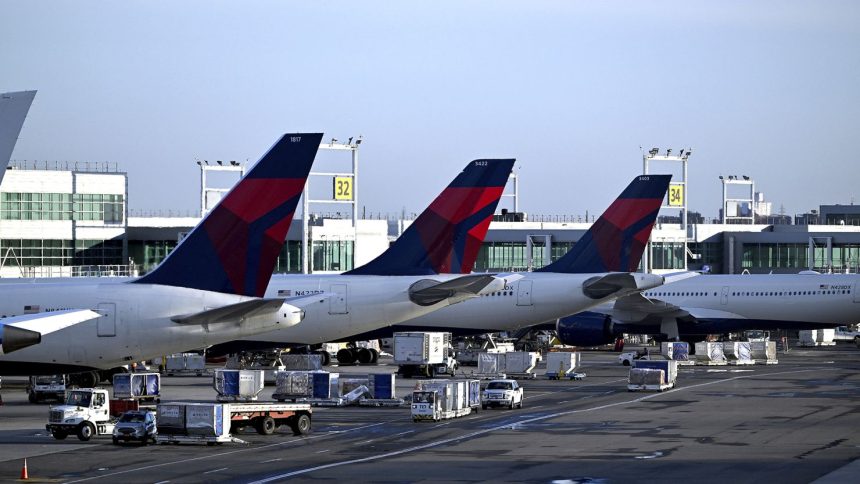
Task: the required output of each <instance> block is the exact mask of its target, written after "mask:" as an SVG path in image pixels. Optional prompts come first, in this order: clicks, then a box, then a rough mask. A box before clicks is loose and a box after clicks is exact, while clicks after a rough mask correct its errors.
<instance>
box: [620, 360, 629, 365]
mask: <svg viewBox="0 0 860 484" xmlns="http://www.w3.org/2000/svg"><path fill="white" fill-rule="evenodd" d="M621 364H622V365H624V366H630V360H624V361H622V362H621Z"/></svg>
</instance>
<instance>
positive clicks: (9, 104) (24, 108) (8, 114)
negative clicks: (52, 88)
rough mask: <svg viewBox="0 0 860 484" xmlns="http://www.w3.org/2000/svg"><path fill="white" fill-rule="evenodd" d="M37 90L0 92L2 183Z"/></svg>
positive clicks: (0, 180)
mask: <svg viewBox="0 0 860 484" xmlns="http://www.w3.org/2000/svg"><path fill="white" fill-rule="evenodd" d="M35 97H36V91H19V92H4V93H2V94H0V184H2V182H3V175H5V174H6V166H7V165H8V164H9V159H10V158H11V157H12V151H13V150H14V149H15V143H17V141H18V135H19V134H20V133H21V127H22V126H24V119H25V118H26V117H27V113H28V112H29V111H30V105H31V104H32V103H33V98H35Z"/></svg>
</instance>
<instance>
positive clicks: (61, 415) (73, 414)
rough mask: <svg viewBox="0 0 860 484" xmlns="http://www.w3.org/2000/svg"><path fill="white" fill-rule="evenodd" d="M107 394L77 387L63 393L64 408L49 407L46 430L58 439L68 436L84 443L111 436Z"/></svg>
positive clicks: (100, 389) (106, 392) (105, 391)
mask: <svg viewBox="0 0 860 484" xmlns="http://www.w3.org/2000/svg"><path fill="white" fill-rule="evenodd" d="M108 400H109V399H108V391H107V390H105V389H103V388H78V389H75V390H69V391H68V392H66V400H65V404H64V405H56V406H52V407H51V409H50V411H49V414H48V415H49V416H48V423H47V424H46V425H45V429H46V430H47V431H48V432H50V433H51V435H53V436H54V438H55V439H57V440H63V439H65V438H66V437H68V436H69V435H71V434H75V435H77V436H78V439H80V440H82V441H84V442H86V441H88V440H90V439H91V438H92V437H93V436H95V435H110V434H112V433H113V429H114V423H115V422H114V421H113V420H112V419H111V416H110V413H109V403H108Z"/></svg>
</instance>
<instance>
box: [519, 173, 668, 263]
mask: <svg viewBox="0 0 860 484" xmlns="http://www.w3.org/2000/svg"><path fill="white" fill-rule="evenodd" d="M671 179H672V176H671V175H641V176H638V177H636V178H634V179H633V181H632V182H630V185H628V186H627V188H626V189H625V190H624V191H623V192H622V193H621V195H620V196H619V197H618V198H617V199H615V201H614V202H613V203H612V205H610V206H609V208H607V209H606V211H605V212H603V215H601V216H600V218H599V219H597V221H596V222H594V224H593V225H592V226H591V228H590V229H589V230H588V232H586V233H585V235H583V236H582V238H581V239H579V241H577V242H576V244H575V245H574V246H573V247H572V248H571V249H570V251H568V253H567V254H565V255H564V256H562V258H561V259H559V260H557V261H555V262H553V263H552V264H550V265H548V266H546V267H543V268H541V269H538V270H537V271H536V272H561V273H578V274H582V273H598V272H634V271H636V270H637V268H638V267H639V262H640V261H641V260H642V252H644V251H645V245H646V244H647V243H648V238H649V237H651V229H652V228H653V227H654V222H655V221H656V219H657V213H658V212H659V211H660V206H661V205H662V204H663V198H664V197H665V196H666V191H667V190H668V189H669V180H671Z"/></svg>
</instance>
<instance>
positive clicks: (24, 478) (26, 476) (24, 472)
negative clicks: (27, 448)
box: [21, 459, 30, 481]
mask: <svg viewBox="0 0 860 484" xmlns="http://www.w3.org/2000/svg"><path fill="white" fill-rule="evenodd" d="M29 479H30V475H29V474H27V459H24V468H23V469H21V480H22V481H27V480H29Z"/></svg>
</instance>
